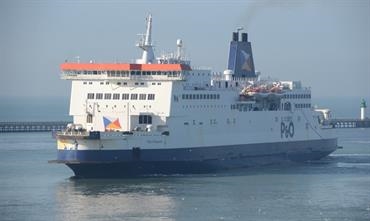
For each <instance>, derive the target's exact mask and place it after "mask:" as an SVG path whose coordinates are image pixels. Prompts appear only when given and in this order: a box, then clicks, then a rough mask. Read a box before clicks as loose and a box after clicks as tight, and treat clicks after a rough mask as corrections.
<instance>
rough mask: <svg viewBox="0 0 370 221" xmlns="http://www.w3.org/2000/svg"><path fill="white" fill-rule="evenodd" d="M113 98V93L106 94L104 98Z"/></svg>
mask: <svg viewBox="0 0 370 221" xmlns="http://www.w3.org/2000/svg"><path fill="white" fill-rule="evenodd" d="M111 98H112V94H104V100H110V99H111Z"/></svg>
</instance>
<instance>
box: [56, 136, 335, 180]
mask: <svg viewBox="0 0 370 221" xmlns="http://www.w3.org/2000/svg"><path fill="white" fill-rule="evenodd" d="M336 149H337V139H323V140H311V141H294V142H279V143H263V144H246V145H230V146H216V147H197V148H174V149H152V150H151V149H145V150H140V149H132V150H58V160H57V161H56V162H58V163H65V164H66V165H67V166H68V167H70V168H71V169H72V170H73V172H74V173H75V175H76V176H77V177H85V178H117V177H132V176H140V175H149V174H189V173H193V174H195V173H209V172H217V171H219V170H224V169H232V168H241V167H251V166H260V165H269V164H279V163H286V162H292V161H296V162H304V161H310V160H318V159H321V158H323V157H325V156H327V155H329V154H330V153H332V152H333V151H335V150H336Z"/></svg>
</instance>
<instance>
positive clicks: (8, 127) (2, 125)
mask: <svg viewBox="0 0 370 221" xmlns="http://www.w3.org/2000/svg"><path fill="white" fill-rule="evenodd" d="M69 123H71V122H68V121H40V122H0V133H9V132H45V131H57V130H63V129H64V128H66V126H67V124H69Z"/></svg>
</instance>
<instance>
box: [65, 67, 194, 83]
mask: <svg viewBox="0 0 370 221" xmlns="http://www.w3.org/2000/svg"><path fill="white" fill-rule="evenodd" d="M60 68H61V70H62V78H63V79H70V80H73V79H100V80H101V79H126V80H129V79H142V80H145V79H148V80H184V76H185V72H188V71H191V68H190V66H189V65H186V64H121V63H117V64H113V63H63V64H61V66H60Z"/></svg>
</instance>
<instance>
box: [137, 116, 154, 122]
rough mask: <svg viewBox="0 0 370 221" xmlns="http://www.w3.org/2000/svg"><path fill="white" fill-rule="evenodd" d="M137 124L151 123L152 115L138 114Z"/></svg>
mask: <svg viewBox="0 0 370 221" xmlns="http://www.w3.org/2000/svg"><path fill="white" fill-rule="evenodd" d="M139 124H152V116H150V115H139Z"/></svg>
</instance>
